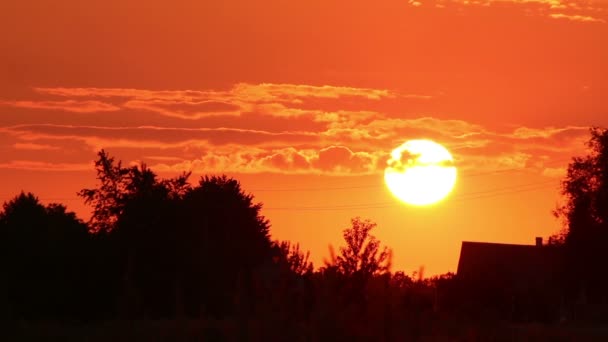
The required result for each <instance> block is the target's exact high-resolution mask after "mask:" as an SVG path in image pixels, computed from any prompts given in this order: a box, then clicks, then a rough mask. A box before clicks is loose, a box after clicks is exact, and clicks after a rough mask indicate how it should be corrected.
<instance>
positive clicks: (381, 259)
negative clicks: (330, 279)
mask: <svg viewBox="0 0 608 342" xmlns="http://www.w3.org/2000/svg"><path fill="white" fill-rule="evenodd" d="M375 227H376V223H374V222H372V221H370V220H363V219H361V218H360V217H355V218H353V219H352V220H351V227H350V228H347V229H345V230H344V231H343V237H344V241H345V242H346V246H345V247H340V255H338V256H337V257H336V258H335V266H337V267H338V269H339V270H340V271H341V272H342V273H343V274H345V275H347V276H350V275H353V274H361V275H364V276H366V277H368V276H372V275H376V274H379V273H383V272H388V271H390V266H391V251H390V249H388V247H386V246H385V247H384V248H382V250H381V249H380V241H379V240H378V239H377V238H376V237H375V236H373V235H372V234H371V233H370V232H371V230H372V229H374V228H375Z"/></svg>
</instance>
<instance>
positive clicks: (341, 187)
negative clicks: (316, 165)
mask: <svg viewBox="0 0 608 342" xmlns="http://www.w3.org/2000/svg"><path fill="white" fill-rule="evenodd" d="M567 160H570V158H567V159H557V160H554V161H552V162H551V163H549V165H554V164H558V163H561V162H563V161H567ZM513 171H524V169H522V168H521V167H514V168H507V169H500V170H493V171H483V172H476V173H465V174H463V175H461V176H459V177H460V178H464V179H468V178H471V177H478V176H485V175H491V174H501V173H507V172H513ZM383 186H384V184H377V183H376V184H373V185H353V186H328V187H295V188H265V189H264V188H262V189H252V190H250V191H251V192H297V191H303V192H304V191H329V190H351V189H373V188H381V187H383Z"/></svg>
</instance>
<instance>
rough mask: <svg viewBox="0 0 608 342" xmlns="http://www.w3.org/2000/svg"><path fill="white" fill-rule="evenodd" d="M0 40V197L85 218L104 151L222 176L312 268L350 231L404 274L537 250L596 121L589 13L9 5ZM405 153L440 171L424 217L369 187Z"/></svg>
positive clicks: (602, 4) (425, 7) (133, 3)
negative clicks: (415, 142) (449, 185)
mask: <svg viewBox="0 0 608 342" xmlns="http://www.w3.org/2000/svg"><path fill="white" fill-rule="evenodd" d="M0 43H1V46H2V48H1V53H0V186H1V187H0V200H1V201H5V200H8V199H10V198H11V197H13V196H14V195H16V194H17V193H18V192H19V191H21V190H22V189H23V190H25V191H32V192H34V193H35V194H36V195H38V196H39V197H40V198H41V200H42V201H43V202H44V203H48V202H61V203H65V204H66V205H67V206H68V208H69V209H71V210H74V211H76V212H77V213H78V214H79V216H80V217H81V218H83V219H85V220H86V219H88V218H89V215H90V208H88V207H86V206H85V205H84V204H83V203H82V200H81V199H79V198H78V197H77V196H76V192H77V191H78V190H80V189H82V188H84V187H91V186H94V184H95V174H94V170H93V165H92V161H93V160H94V159H95V157H96V152H97V151H98V150H99V149H101V148H105V149H106V150H107V151H108V152H109V153H110V154H112V155H114V156H116V158H118V159H121V160H123V161H124V162H125V163H127V164H128V163H132V162H139V161H143V162H146V163H147V164H148V165H149V166H151V168H152V169H153V170H155V171H157V172H158V173H159V174H160V175H161V176H163V177H169V176H173V175H176V174H178V173H179V172H182V171H192V172H193V177H192V178H191V180H192V181H193V182H197V181H198V178H199V177H200V176H201V175H203V174H221V173H225V174H227V175H229V176H233V177H235V178H237V179H239V180H240V181H241V183H242V185H243V187H244V189H245V190H246V191H248V192H251V193H253V194H254V195H255V199H256V201H260V202H263V203H264V209H263V211H262V212H263V214H264V215H265V216H266V217H267V218H268V219H270V221H271V223H272V230H271V232H272V236H273V238H274V239H281V240H291V241H293V242H299V243H300V245H301V247H302V248H303V249H305V250H310V252H311V256H312V258H313V261H314V262H315V266H317V267H318V266H322V264H323V259H324V258H327V257H328V256H329V253H328V244H330V243H331V244H333V245H334V246H336V247H337V246H339V245H341V243H342V236H341V234H342V230H343V229H344V228H345V227H347V226H349V223H350V218H352V217H354V216H361V217H364V218H369V219H371V220H373V221H375V222H377V223H378V228H377V229H376V230H375V235H376V236H377V237H378V238H379V239H380V240H381V241H382V242H383V243H384V244H386V245H388V246H390V247H391V248H392V249H393V251H394V258H393V270H394V271H396V270H404V271H406V272H407V273H408V274H411V273H412V272H413V271H414V270H416V269H418V267H419V266H421V265H424V267H425V270H426V271H425V272H426V273H425V274H426V275H433V274H439V273H445V272H448V271H453V272H454V271H456V266H457V262H458V256H459V252H460V245H461V242H462V241H463V240H468V241H490V242H506V243H524V244H531V243H533V242H534V237H535V236H543V237H545V238H546V237H547V236H549V235H551V234H553V233H555V232H557V231H558V230H559V228H560V222H559V221H558V220H556V219H555V218H554V217H553V216H552V214H551V210H552V209H554V208H555V206H556V203H557V202H558V201H559V191H558V185H559V180H560V178H561V177H563V175H564V170H565V167H566V166H567V164H568V161H569V159H570V158H571V157H572V156H574V155H581V154H583V153H585V146H584V142H585V141H586V140H587V139H588V137H589V134H588V127H589V126H591V125H596V126H603V127H605V126H608V100H606V98H607V97H608V1H568V0H485V1H476V0H471V1H462V0H445V1H442V0H435V1H426V0H409V1H408V0H399V1H396V0H376V1H352V0H350V1H345V0H306V1H285V0H260V1H250V0H247V1H245V0H222V1H207V0H176V1H150V0H146V1H143V0H89V1H82V0H55V1H50V0H49V1H47V0H36V1H33V0H8V1H2V2H1V3H0ZM420 138H428V139H433V140H435V141H437V142H439V143H441V144H443V145H444V146H445V147H446V148H448V149H449V150H450V151H451V153H452V154H453V156H454V159H455V165H456V166H457V167H458V173H459V178H458V181H457V183H456V187H455V189H454V191H453V192H452V194H451V195H450V196H449V197H448V198H446V199H445V200H444V201H443V202H441V203H439V204H436V205H433V206H428V207H422V208H420V207H411V206H407V205H405V204H402V203H400V202H399V201H398V200H396V199H395V198H394V197H393V196H392V195H391V194H390V192H389V191H388V190H387V188H386V187H385V185H384V181H383V170H384V168H385V166H386V161H387V159H388V158H389V153H390V151H391V150H392V149H393V148H395V147H397V146H398V145H400V144H402V143H403V142H405V141H406V140H408V139H420Z"/></svg>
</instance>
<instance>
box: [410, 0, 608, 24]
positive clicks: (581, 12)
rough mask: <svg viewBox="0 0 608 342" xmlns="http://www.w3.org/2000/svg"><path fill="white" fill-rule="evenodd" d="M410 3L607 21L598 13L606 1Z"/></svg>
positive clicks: (453, 0)
mask: <svg viewBox="0 0 608 342" xmlns="http://www.w3.org/2000/svg"><path fill="white" fill-rule="evenodd" d="M408 3H409V4H410V5H411V6H414V7H420V6H422V5H429V6H432V7H435V8H438V9H447V8H453V7H458V8H459V9H460V10H462V8H463V7H466V8H476V7H477V8H484V9H487V8H491V7H497V6H500V9H502V10H504V9H505V8H504V7H506V6H508V7H510V8H514V9H519V10H521V14H522V15H530V14H536V15H539V16H547V17H550V18H554V19H565V20H569V21H576V22H583V23H605V22H606V20H604V19H602V18H599V17H597V16H596V15H597V14H598V13H601V12H603V11H605V10H606V8H607V7H606V2H604V1H586V0H419V1H413V0H410V1H408ZM556 11H559V12H556Z"/></svg>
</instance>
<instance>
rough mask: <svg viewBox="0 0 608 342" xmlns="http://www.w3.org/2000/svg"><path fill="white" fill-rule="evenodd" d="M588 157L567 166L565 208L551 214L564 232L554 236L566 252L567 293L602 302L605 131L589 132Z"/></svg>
mask: <svg viewBox="0 0 608 342" xmlns="http://www.w3.org/2000/svg"><path fill="white" fill-rule="evenodd" d="M590 134H591V137H590V139H589V141H588V142H587V147H588V148H589V154H588V155H586V156H583V157H575V158H573V160H572V162H571V163H570V164H569V165H568V172H567V175H566V177H565V179H564V180H563V181H562V188H561V193H562V195H563V196H564V198H565V204H563V205H561V206H559V207H558V208H557V209H556V210H555V212H554V214H555V215H556V217H558V218H561V219H562V220H563V222H564V226H565V229H564V231H563V232H562V234H561V235H558V236H557V239H556V238H554V240H557V241H558V242H561V243H562V244H564V245H565V247H566V251H567V263H568V264H567V265H566V267H567V273H568V277H569V280H568V282H569V284H568V286H569V287H570V289H569V290H570V291H574V292H575V295H577V296H582V295H584V296H588V297H590V298H591V299H592V300H594V301H595V300H600V301H605V300H607V299H608V294H607V293H606V291H605V288H606V286H608V275H606V273H605V272H601V271H599V270H601V269H602V268H603V267H604V264H605V260H606V259H607V258H608V249H607V248H606V245H608V130H606V129H602V128H597V127H594V128H591V129H590Z"/></svg>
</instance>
